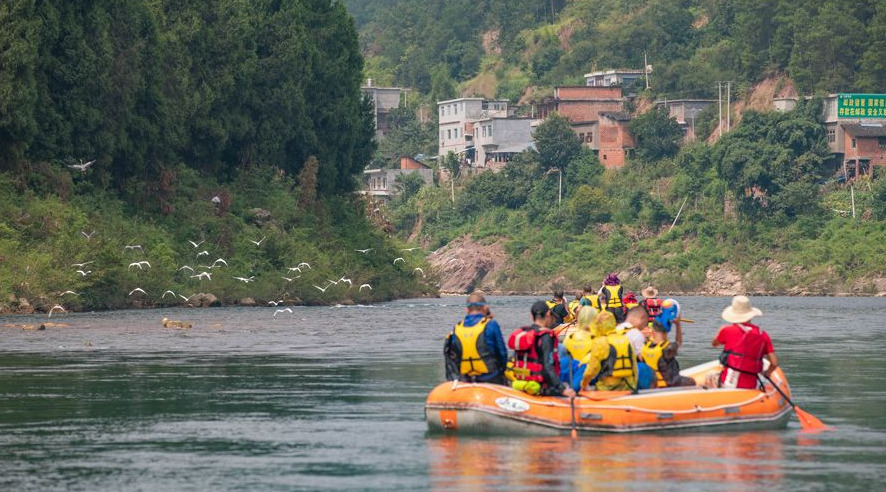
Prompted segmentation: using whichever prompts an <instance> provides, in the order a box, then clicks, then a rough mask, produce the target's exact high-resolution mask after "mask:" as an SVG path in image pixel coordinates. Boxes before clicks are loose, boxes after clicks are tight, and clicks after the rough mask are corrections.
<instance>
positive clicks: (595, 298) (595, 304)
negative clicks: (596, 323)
mask: <svg viewBox="0 0 886 492" xmlns="http://www.w3.org/2000/svg"><path fill="white" fill-rule="evenodd" d="M582 299H587V300H588V302H590V303H591V307H592V308H594V309H596V310H597V311H599V310H600V296H599V295H597V294H593V295H586V296H584V297H582Z"/></svg>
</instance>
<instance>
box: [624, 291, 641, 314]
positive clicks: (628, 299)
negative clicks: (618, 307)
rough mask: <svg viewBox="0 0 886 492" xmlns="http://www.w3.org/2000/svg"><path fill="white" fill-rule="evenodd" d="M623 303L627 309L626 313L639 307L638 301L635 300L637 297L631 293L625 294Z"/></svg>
mask: <svg viewBox="0 0 886 492" xmlns="http://www.w3.org/2000/svg"><path fill="white" fill-rule="evenodd" d="M624 303H625V309H627V310H628V311H630V310H631V309H632V308H635V307H637V306H639V305H640V301H638V300H637V296H636V295H635V294H634V293H633V292H631V291H627V292H626V293H625V296H624Z"/></svg>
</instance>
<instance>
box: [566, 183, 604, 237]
mask: <svg viewBox="0 0 886 492" xmlns="http://www.w3.org/2000/svg"><path fill="white" fill-rule="evenodd" d="M566 208H567V210H568V211H569V218H570V220H571V221H572V227H573V229H574V230H575V232H578V233H581V232H584V230H585V229H586V228H587V226H588V225H590V224H595V223H599V222H606V221H608V220H609V217H610V209H611V204H610V200H609V197H607V196H606V193H605V192H604V191H603V190H601V189H600V188H593V187H591V186H589V185H586V184H583V185H581V186H578V187H576V188H575V192H574V193H573V195H572V197H571V198H570V199H569V201H568V202H567V203H566Z"/></svg>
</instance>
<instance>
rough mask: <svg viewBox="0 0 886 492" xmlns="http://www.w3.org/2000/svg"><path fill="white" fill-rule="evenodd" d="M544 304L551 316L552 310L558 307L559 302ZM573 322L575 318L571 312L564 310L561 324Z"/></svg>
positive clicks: (567, 309) (546, 302)
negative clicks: (564, 313)
mask: <svg viewBox="0 0 886 492" xmlns="http://www.w3.org/2000/svg"><path fill="white" fill-rule="evenodd" d="M545 304H547V305H548V309H550V310H551V313H552V314H553V311H554V308H555V307H557V306H559V305H560V303H559V302H557V301H553V300H551V301H545ZM573 321H575V316H574V315H573V314H572V311H570V310H569V308H568V307H567V308H566V316H564V317H563V323H564V324H569V323H572V322H573Z"/></svg>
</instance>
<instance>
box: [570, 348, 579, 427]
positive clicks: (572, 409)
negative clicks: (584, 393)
mask: <svg viewBox="0 0 886 492" xmlns="http://www.w3.org/2000/svg"><path fill="white" fill-rule="evenodd" d="M569 387H570V388H572V357H571V354H570V357H569ZM579 389H581V388H579ZM569 416H570V417H571V418H572V432H570V435H571V436H572V438H573V439H575V438H577V437H578V429H576V427H575V395H572V396H570V397H569Z"/></svg>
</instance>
